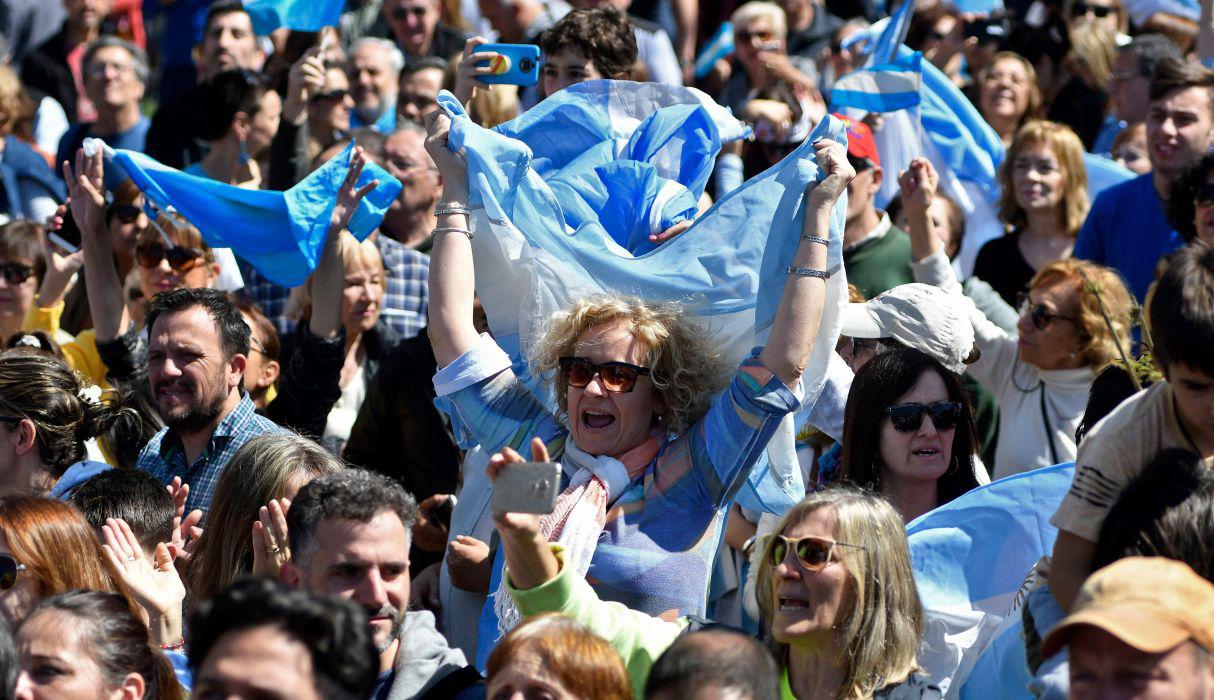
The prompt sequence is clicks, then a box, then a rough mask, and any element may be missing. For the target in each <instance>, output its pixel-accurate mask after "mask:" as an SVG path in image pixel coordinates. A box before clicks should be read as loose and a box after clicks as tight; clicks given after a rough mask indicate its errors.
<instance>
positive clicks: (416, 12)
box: [391, 7, 426, 21]
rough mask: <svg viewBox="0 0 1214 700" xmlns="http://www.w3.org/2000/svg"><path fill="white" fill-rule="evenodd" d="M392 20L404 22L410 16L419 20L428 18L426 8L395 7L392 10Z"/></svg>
mask: <svg viewBox="0 0 1214 700" xmlns="http://www.w3.org/2000/svg"><path fill="white" fill-rule="evenodd" d="M391 15H392V19H395V20H398V21H399V20H402V19H404V18H405V17H407V16H409V15H413V16H414V17H417V18H418V19H421V18H422V17H425V16H426V8H424V7H394V8H392V12H391Z"/></svg>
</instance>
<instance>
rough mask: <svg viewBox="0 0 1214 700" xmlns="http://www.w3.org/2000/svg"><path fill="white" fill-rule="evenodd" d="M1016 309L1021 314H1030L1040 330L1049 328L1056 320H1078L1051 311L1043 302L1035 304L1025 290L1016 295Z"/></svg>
mask: <svg viewBox="0 0 1214 700" xmlns="http://www.w3.org/2000/svg"><path fill="white" fill-rule="evenodd" d="M1016 309H1017V310H1019V312H1020V315H1021V316H1023V315H1025V314H1028V315H1029V318H1030V319H1032V321H1033V327H1034V328H1036V329H1037V330H1039V331H1043V330H1045V329H1046V328H1049V327H1050V324H1051V323H1053V322H1054V321H1070V322H1071V323H1075V322H1076V321H1075V319H1074V318H1073V317H1071V316H1063V315H1062V314H1059V313H1054V312H1053V311H1050V309H1049V307H1048V306H1046V305H1045V304H1043V303H1041V302H1037V303H1036V304H1034V303H1033V300H1032V299H1031V298H1029V295H1028V294H1025V293H1024V292H1020V293H1019V294H1017V295H1016Z"/></svg>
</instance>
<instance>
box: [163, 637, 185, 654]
mask: <svg viewBox="0 0 1214 700" xmlns="http://www.w3.org/2000/svg"><path fill="white" fill-rule="evenodd" d="M160 648H161V649H163V650H165V651H181V650H182V649H185V639H184V638H183V639H180V640H178V641H176V642H174V643H172V644H161V645H160Z"/></svg>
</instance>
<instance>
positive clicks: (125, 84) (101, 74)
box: [84, 46, 143, 111]
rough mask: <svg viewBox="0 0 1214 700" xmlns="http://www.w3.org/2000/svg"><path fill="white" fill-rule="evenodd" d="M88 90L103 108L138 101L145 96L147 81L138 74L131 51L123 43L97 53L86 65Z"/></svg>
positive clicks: (116, 107)
mask: <svg viewBox="0 0 1214 700" xmlns="http://www.w3.org/2000/svg"><path fill="white" fill-rule="evenodd" d="M84 91H85V93H86V94H87V95H88V97H89V99H90V100H92V101H93V104H95V105H97V108H98V109H100V110H102V111H105V110H107V109H110V110H116V109H118V108H121V107H126V106H128V105H133V104H138V103H139V100H141V99H143V82H142V81H140V80H139V78H138V76H136V75H135V68H134V61H133V58H132V56H131V54H130V52H129V51H127V50H126V49H124V48H122V47H121V46H107V47H105V48H102V49H98V50H97V51H96V52H94V53H93V60H92V61H90V62H89V64H88V65H87V66H85V75H84Z"/></svg>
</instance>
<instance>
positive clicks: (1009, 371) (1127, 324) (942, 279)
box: [899, 158, 1133, 478]
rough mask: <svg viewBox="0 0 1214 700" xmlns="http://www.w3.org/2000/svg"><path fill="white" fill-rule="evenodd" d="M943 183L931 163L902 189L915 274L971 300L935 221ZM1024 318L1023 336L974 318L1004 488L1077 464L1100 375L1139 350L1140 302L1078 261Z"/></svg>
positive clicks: (1039, 290)
mask: <svg viewBox="0 0 1214 700" xmlns="http://www.w3.org/2000/svg"><path fill="white" fill-rule="evenodd" d="M938 180H939V178H938V176H937V174H936V171H935V169H934V168H932V166H931V163H929V162H928V161H927V160H926V159H923V158H917V159H915V160H914V161H912V162H911V166H910V168H909V169H908V170H907V171H906V172H904V173H903V174H902V177H901V178H900V179H899V184H900V185H901V188H902V201H903V205H904V206H905V207H906V208H907V212H908V214H909V215H910V219H911V228H910V231H909V233H910V237H911V269H912V270H913V271H914V273H915V279H916V280H918V281H920V282H924V283H927V284H933V285H935V286H937V287H941V288H943V289H945V290H947V291H950V292H953V293H956V294H957V295H958V296H961V291H960V284H958V282H957V278H956V277H955V276H954V274H953V270H952V267H951V265H950V264H949V261H948V258H947V257H946V256H945V255H944V252H943V250H942V249H941V245H940V242H939V239H938V238H937V237H936V236H935V235H934V234H933V233H932V221H931V217H930V216H929V215H928V213H927V205H928V204H929V203H930V202H931V199H932V196H933V194H934V192H935V191H936V189H937V186H938ZM962 299H963V301H964V303H966V305H967V307H972V303H971V302H969V301H968V300H967V299H965V298H964V297H962ZM1017 308H1018V309H1019V313H1020V320H1019V322H1018V323H1017V326H1016V327H1017V331H1018V336H1017V335H1011V334H1008V333H1006V332H1004V331H1003V330H1001V329H1000V328H998V327H997V326H996V325H995V324H993V323H991V322H990V321H989V320H988V319H987V318H986V317H985V316H983V315H982V313H981V312H979V311H978V310H977V309H976V308H970V313H969V316H970V322H971V323H972V324H973V327H974V338H975V340H976V342H977V345H978V348H979V350H981V351H982V357H981V359H979V360H978V361H977V362H975V363H974V364H972V365H970V366H969V369H968V372H969V373H970V374H972V375H973V376H974V378H975V379H977V380H978V381H979V382H980V383H982V384H983V386H985V387H986V388H988V389H990V391H991V392H992V393H993V394H994V395H995V397H996V398H997V399H998V401H999V434H1000V436H1007V437H1006V438H1002V439H1000V440H999V445H998V447H997V449H996V451H995V464H994V465H993V470H992V475H993V476H994V477H996V478H1001V477H1005V476H1009V475H1011V474H1016V473H1019V472H1023V471H1027V470H1029V469H1036V468H1038V467H1044V466H1049V465H1051V464H1058V463H1061V462H1066V461H1068V460H1072V459H1074V458H1075V452H1076V445H1075V427H1076V426H1077V425H1078V424H1079V421H1080V419H1081V418H1082V417H1083V411H1084V408H1085V407H1086V405H1087V400H1088V392H1089V390H1090V388H1091V386H1092V382H1093V381H1094V380H1095V378H1096V373H1097V372H1098V371H1099V370H1100V369H1101V368H1103V367H1104V366H1105V365H1106V364H1108V363H1109V362H1110V361H1112V360H1115V359H1123V358H1126V357H1128V353H1129V347H1130V329H1131V318H1130V313H1131V309H1132V308H1133V299H1132V298H1131V297H1130V293H1129V292H1128V291H1126V287H1125V283H1124V282H1122V281H1121V277H1119V276H1118V275H1117V273H1116V272H1114V271H1113V270H1110V269H1109V268H1106V267H1103V266H1101V265H1096V264H1094V263H1090V262H1087V261H1083V260H1075V259H1073V258H1068V259H1066V260H1056V261H1054V262H1051V263H1048V264H1046V265H1045V266H1043V267H1042V268H1041V269H1040V270H1038V271H1037V273H1036V274H1035V275H1034V276H1033V278H1032V279H1031V280H1029V283H1028V291H1027V293H1025V294H1024V295H1023V297H1022V299H1021V301H1020V303H1018V304H1017Z"/></svg>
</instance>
